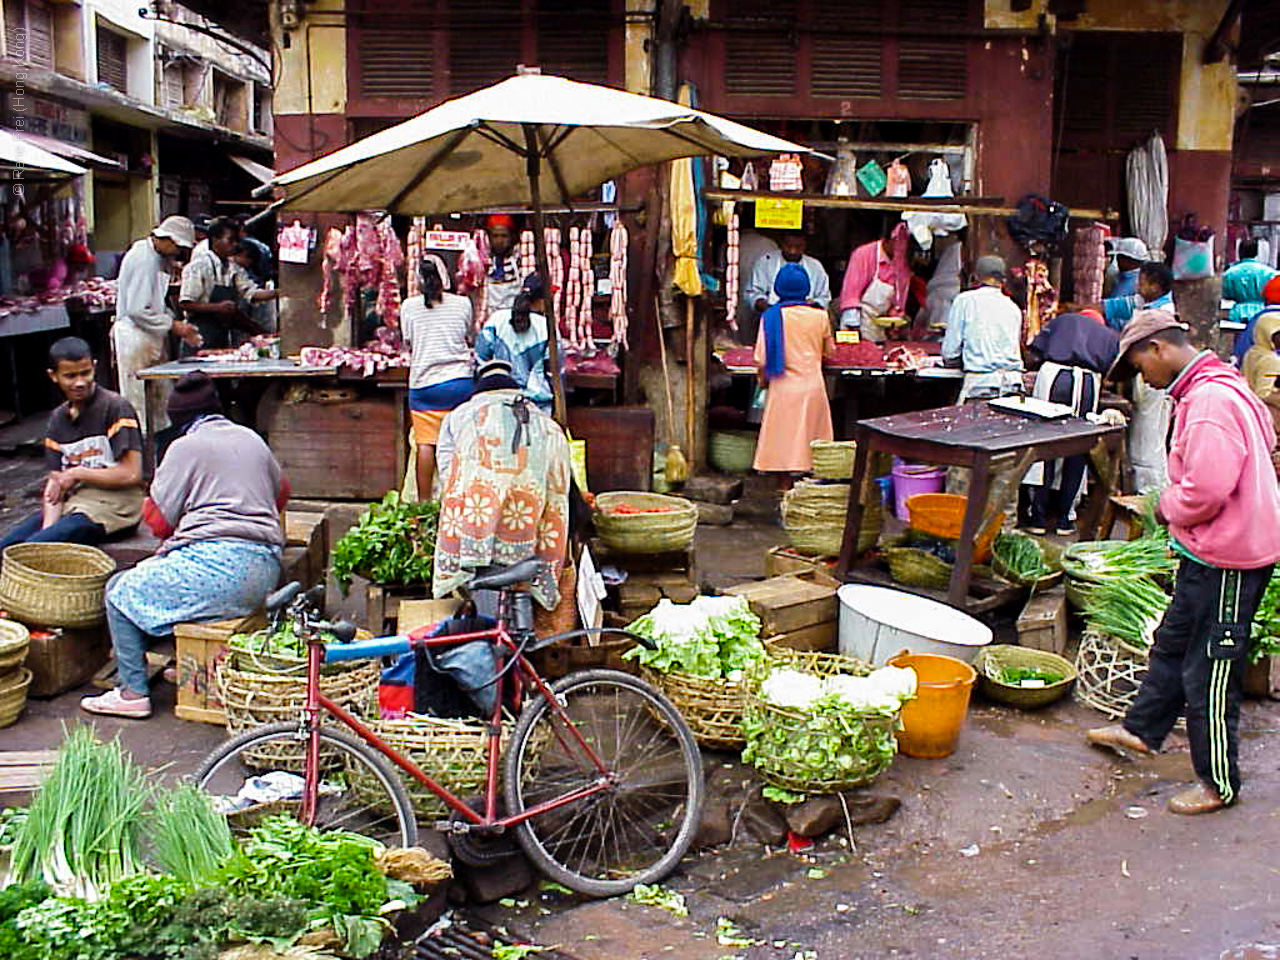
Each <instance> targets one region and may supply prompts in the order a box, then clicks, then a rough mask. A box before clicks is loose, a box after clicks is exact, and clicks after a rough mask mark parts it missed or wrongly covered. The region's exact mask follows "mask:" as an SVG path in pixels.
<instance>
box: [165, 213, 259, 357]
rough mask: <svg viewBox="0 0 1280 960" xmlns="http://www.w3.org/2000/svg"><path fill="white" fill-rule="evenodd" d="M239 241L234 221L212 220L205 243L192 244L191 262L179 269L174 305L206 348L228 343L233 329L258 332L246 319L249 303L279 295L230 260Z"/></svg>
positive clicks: (223, 346) (219, 347)
mask: <svg viewBox="0 0 1280 960" xmlns="http://www.w3.org/2000/svg"><path fill="white" fill-rule="evenodd" d="M239 242H240V228H239V227H237V226H236V223H235V221H234V220H229V219H226V218H219V219H217V220H214V221H212V222H211V223H210V224H209V241H208V243H209V245H208V246H207V247H204V246H198V247H196V249H195V250H194V251H193V252H192V254H191V262H190V263H188V264H187V265H186V266H185V267H184V268H183V269H182V290H181V292H180V293H179V294H178V306H180V307H181V308H182V309H183V310H185V311H186V312H187V314H188V316H190V317H191V318H192V319H193V320H194V322H195V324H196V326H197V327H198V328H199V330H200V337H201V339H202V340H203V341H204V346H205V347H207V348H210V349H222V348H226V347H230V346H232V345H233V344H232V331H234V330H246V331H247V330H255V331H256V332H259V333H261V332H262V330H261V328H260V327H259V326H258V325H257V324H256V323H254V321H252V320H251V319H249V316H248V309H249V305H251V304H254V303H261V302H263V301H265V300H274V299H275V298H276V297H277V296H279V294H278V292H277V291H275V290H267V289H265V288H263V287H259V286H258V285H257V284H255V283H254V282H253V280H252V279H251V278H250V277H249V274H248V272H247V271H245V269H244V268H243V267H241V266H240V265H239V264H238V263H236V262H235V260H233V259H232V255H233V254H234V253H235V251H236V246H237V244H238V243H239ZM242 304H244V306H243V307H242V306H241V305H242Z"/></svg>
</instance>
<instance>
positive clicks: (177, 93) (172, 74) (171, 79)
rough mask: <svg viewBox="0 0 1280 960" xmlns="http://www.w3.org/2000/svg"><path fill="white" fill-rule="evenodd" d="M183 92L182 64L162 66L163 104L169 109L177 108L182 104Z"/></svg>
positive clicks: (184, 90)
mask: <svg viewBox="0 0 1280 960" xmlns="http://www.w3.org/2000/svg"><path fill="white" fill-rule="evenodd" d="M185 92H186V89H185V86H184V84H183V76H182V64H180V63H171V64H169V65H168V66H167V67H165V68H164V105H165V106H166V107H168V108H169V109H170V110H177V109H178V108H179V107H181V106H182V104H183V100H184V94H185Z"/></svg>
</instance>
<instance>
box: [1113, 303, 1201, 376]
mask: <svg viewBox="0 0 1280 960" xmlns="http://www.w3.org/2000/svg"><path fill="white" fill-rule="evenodd" d="M1175 328H1176V329H1178V330H1187V329H1188V327H1187V325H1186V324H1185V323H1183V322H1182V321H1181V320H1179V319H1178V315H1177V314H1176V313H1174V312H1173V311H1172V310H1137V311H1135V312H1134V314H1133V318H1132V319H1131V320H1130V321H1129V323H1128V325H1127V326H1126V327H1125V328H1124V331H1123V332H1122V333H1121V334H1120V349H1119V352H1117V353H1116V360H1115V363H1113V364H1111V369H1110V370H1108V371H1107V379H1108V380H1110V381H1112V382H1113V383H1119V382H1120V381H1121V380H1128V379H1129V378H1130V377H1132V376H1133V375H1134V373H1136V372H1137V371H1135V370H1134V369H1133V365H1132V364H1131V363H1129V350H1130V349H1131V348H1133V347H1134V346H1136V345H1137V344H1139V343H1141V342H1142V341H1143V340H1146V339H1147V338H1148V337H1153V336H1155V335H1156V334H1157V333H1159V332H1160V331H1162V330H1173V329H1175Z"/></svg>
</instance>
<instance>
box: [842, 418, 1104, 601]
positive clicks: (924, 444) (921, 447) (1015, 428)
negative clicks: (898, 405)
mask: <svg viewBox="0 0 1280 960" xmlns="http://www.w3.org/2000/svg"><path fill="white" fill-rule="evenodd" d="M1123 437H1124V428H1123V427H1113V426H1107V425H1105V424H1093V423H1090V422H1089V421H1088V420H1085V419H1082V418H1080V417H1069V418H1066V419H1063V420H1052V421H1045V420H1037V419H1033V418H1029V417H1021V416H1017V415H1014V414H1008V413H1000V412H998V411H996V410H995V409H993V408H992V407H991V406H989V405H988V404H986V403H983V402H975V403H967V404H962V405H960V406H953V407H942V408H940V409H937V410H921V411H918V412H915V413H902V414H897V415H896V416H892V417H879V418H876V419H874V420H862V421H860V422H859V423H858V424H857V428H856V431H855V435H854V439H855V440H856V441H857V443H858V450H857V454H856V456H855V457H854V463H853V476H852V478H851V480H850V485H849V507H848V512H847V515H846V520H845V528H844V541H843V545H842V547H841V550H840V562H839V564H838V565H837V567H836V575H837V576H838V577H840V579H842V580H862V581H864V582H865V581H867V580H868V579H870V578H868V577H866V576H860V575H859V572H858V570H856V569H855V568H854V560H855V556H854V553H855V548H856V543H857V535H858V530H859V528H860V527H861V524H862V509H863V508H862V498H861V496H860V495H859V494H860V492H861V490H862V486H863V482H864V480H865V478H866V474H867V465H868V464H869V463H870V462H871V453H872V451H873V450H882V451H885V452H888V453H892V454H896V455H898V456H900V457H907V458H909V459H912V460H920V461H923V462H925V463H938V464H945V465H947V466H954V467H968V468H969V469H970V470H972V471H973V473H972V478H971V480H970V484H969V504H968V507H967V508H966V509H965V514H964V525H963V528H962V530H961V534H960V538H959V542H958V544H957V548H956V563H955V567H954V568H953V569H952V571H951V583H950V585H949V589H948V590H947V595H946V600H947V602H948V603H950V604H951V605H952V606H954V607H958V608H960V609H970V610H975V609H990V608H991V607H992V606H994V605H995V603H994V602H989V603H986V604H982V603H975V602H973V601H971V600H970V597H969V587H970V582H971V579H972V573H973V544H974V540H975V538H976V536H977V533H978V530H979V529H980V528H981V525H982V521H983V520H984V518H985V516H986V512H987V499H988V495H989V494H990V492H991V475H992V473H993V472H997V471H999V469H1001V468H1002V467H1003V468H1013V469H1017V468H1018V467H1019V466H1021V464H1022V463H1023V462H1025V463H1026V464H1027V465H1030V464H1031V463H1035V462H1036V461H1039V460H1054V459H1057V458H1059V457H1071V456H1077V455H1087V454H1088V453H1089V452H1090V451H1091V450H1093V448H1094V447H1095V446H1096V445H1097V444H1098V443H1099V442H1100V441H1101V442H1103V443H1104V444H1105V445H1106V448H1107V450H1108V452H1109V453H1110V454H1111V457H1112V459H1113V460H1114V458H1115V457H1116V455H1118V453H1119V451H1120V444H1121V442H1122V439H1123ZM1089 467H1090V469H1091V470H1093V472H1094V474H1095V476H1096V477H1097V480H1098V483H1097V485H1096V487H1095V489H1094V491H1093V495H1092V496H1091V497H1090V500H1089V503H1088V505H1087V507H1086V508H1085V509H1083V510H1082V511H1081V519H1080V524H1079V528H1080V530H1082V531H1088V530H1092V529H1093V528H1094V527H1096V525H1097V519H1098V518H1097V514H1098V513H1099V512H1100V511H1101V509H1102V505H1103V504H1105V503H1106V502H1107V499H1108V498H1109V497H1110V496H1111V492H1112V489H1111V485H1112V479H1113V478H1112V476H1111V475H1110V474H1111V473H1112V472H1111V471H1106V470H1103V471H1099V469H1098V467H1097V465H1096V464H1094V463H1093V461H1092V459H1090V462H1089ZM1023 469H1025V467H1023ZM872 582H879V581H878V580H872Z"/></svg>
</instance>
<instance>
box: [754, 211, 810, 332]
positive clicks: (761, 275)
mask: <svg viewBox="0 0 1280 960" xmlns="http://www.w3.org/2000/svg"><path fill="white" fill-rule="evenodd" d="M804 247H805V240H804V234H803V233H800V232H799V231H798V230H796V231H791V232H788V233H785V234H783V236H782V242H781V243H780V244H779V250H778V252H776V253H774V252H769V253H765V254H764V255H763V256H761V257H760V259H759V260H757V261H756V265H755V267H754V268H753V269H752V271H751V280H750V281H749V282H748V283H747V298H748V299H749V300H750V301H751V303H752V304H753V305H754V306H755V308H756V313H764V311H765V310H767V309H768V308H769V305H770V304H774V303H777V302H778V295H777V294H776V293H774V290H773V282H774V281H775V280H776V279H778V271H779V270H781V269H782V268H783V267H784V266H785V265H786V264H788V263H798V264H799V265H800V266H801V267H802V268H803V269H804V272H805V273H807V274H808V275H809V302H810V303H816V304H817V305H818V306H820V307H821V308H822V309H823V310H826V309H827V307H829V306H830V305H831V280H830V279H829V278H828V277H827V271H826V269H825V268H824V267H823V266H822V264H820V263H819V262H818V261H817V260H815V259H814V258H813V257H810V256H808V255H807V254H806V253H805V252H804Z"/></svg>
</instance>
